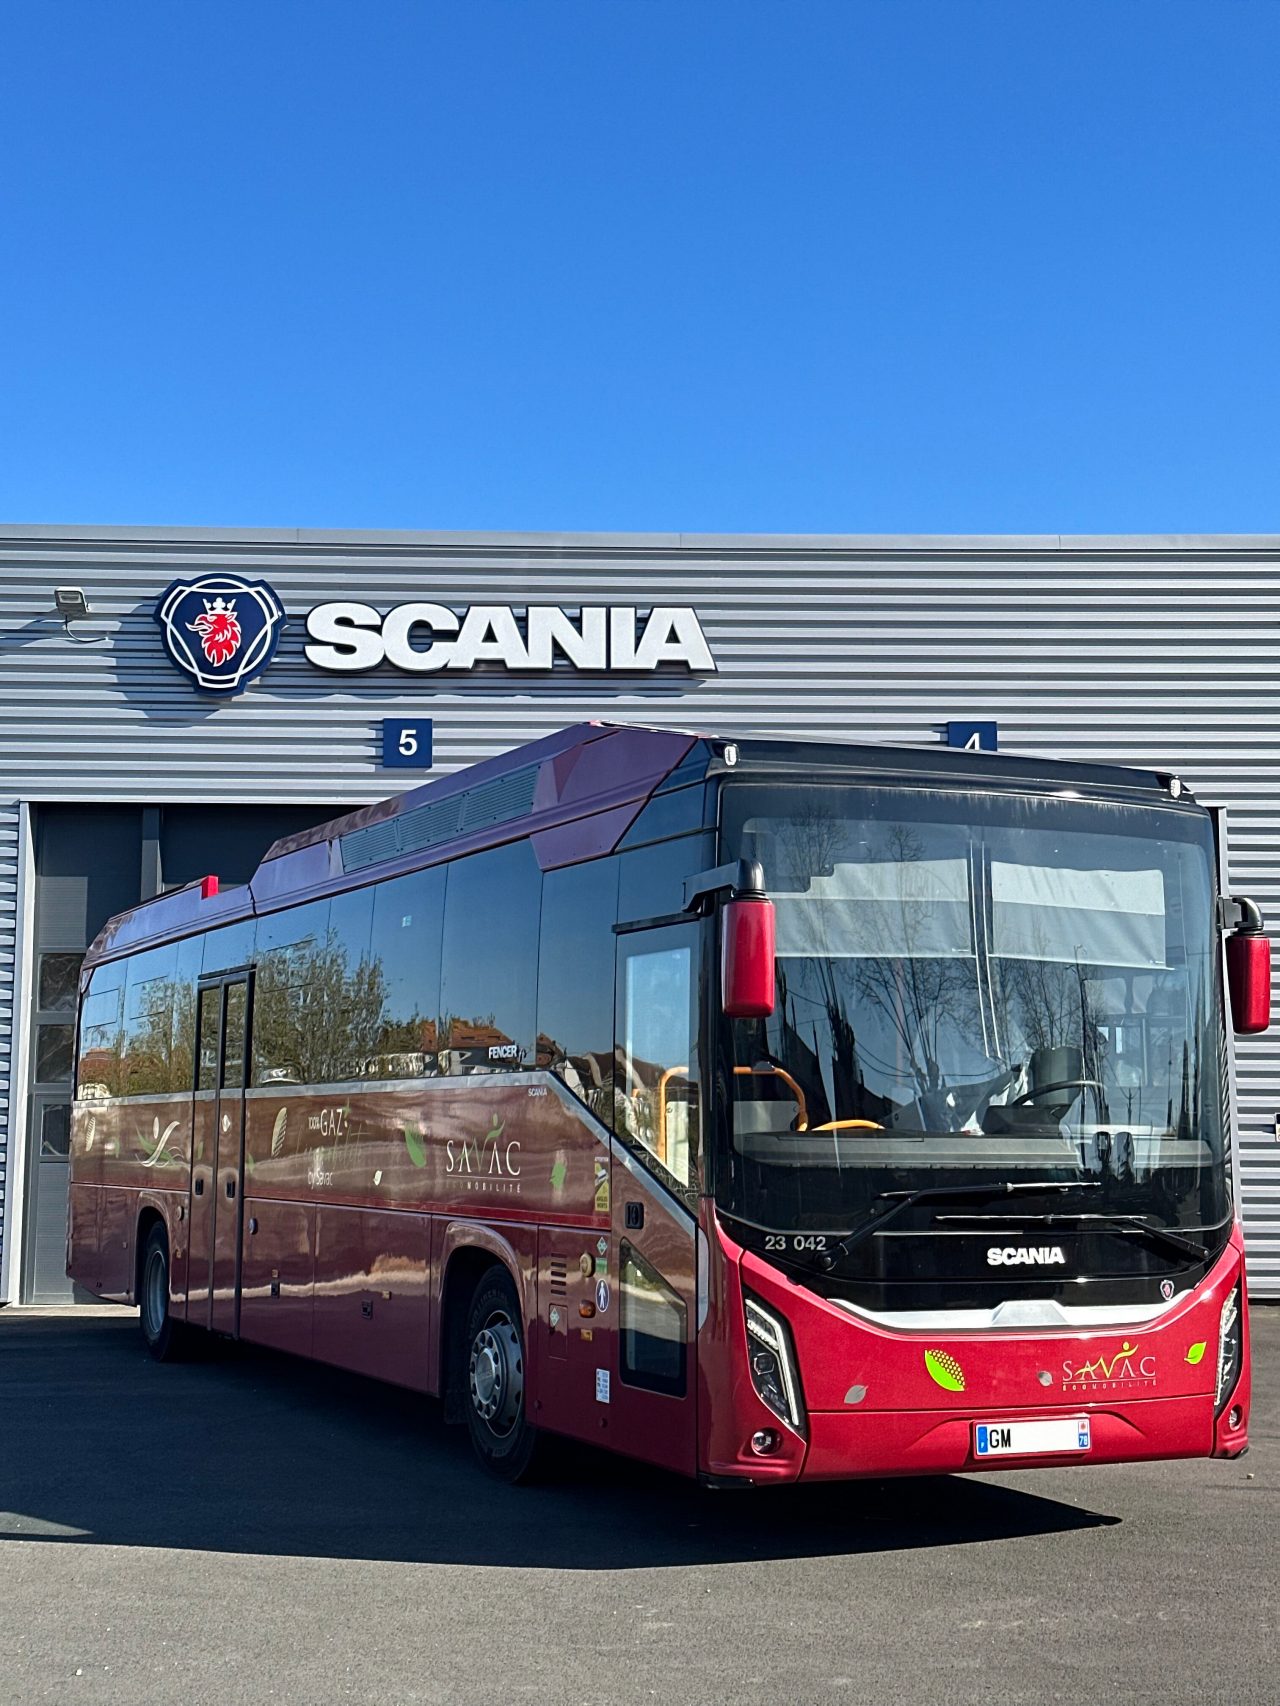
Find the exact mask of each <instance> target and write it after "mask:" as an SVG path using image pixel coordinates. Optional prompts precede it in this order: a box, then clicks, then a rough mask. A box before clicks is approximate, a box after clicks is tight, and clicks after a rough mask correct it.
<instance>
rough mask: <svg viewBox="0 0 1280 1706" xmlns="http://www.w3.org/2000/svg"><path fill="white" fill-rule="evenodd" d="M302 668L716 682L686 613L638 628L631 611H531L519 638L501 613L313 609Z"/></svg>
mask: <svg viewBox="0 0 1280 1706" xmlns="http://www.w3.org/2000/svg"><path fill="white" fill-rule="evenodd" d="M307 633H308V635H309V636H310V638H311V641H312V643H311V644H310V645H308V646H307V647H306V648H305V650H306V655H307V660H308V662H310V663H312V664H314V665H315V667H316V668H317V669H330V670H346V671H358V670H365V669H376V668H377V666H378V665H379V664H380V663H383V662H386V663H389V664H391V665H392V666H393V668H395V669H404V670H411V671H414V672H415V673H425V672H428V671H431V670H440V669H473V668H474V667H475V665H476V664H484V663H488V664H496V665H498V666H499V667H501V668H503V669H509V670H549V669H551V668H553V667H554V664H555V660H556V655H557V654H559V656H560V657H561V658H563V659H564V660H565V661H566V662H568V663H569V664H571V665H572V666H573V667H574V668H575V669H587V670H601V671H605V672H609V671H616V670H626V671H629V672H636V671H646V672H647V671H650V670H655V669H659V668H660V667H661V666H662V665H663V664H682V665H683V666H684V667H685V668H686V669H688V670H692V671H695V672H696V673H698V674H707V675H714V674H715V668H716V666H715V662H714V660H713V659H712V656H711V648H710V647H709V646H708V645H707V641H706V636H705V635H704V634H703V632H702V625H701V623H700V622H699V621H698V618H697V614H696V612H695V611H693V610H692V609H691V608H690V607H689V606H687V605H655V606H654V608H653V609H652V610H651V611H650V612H649V614H648V617H647V618H646V619H645V621H644V623H643V625H641V623H640V621H639V612H638V611H637V610H636V609H635V608H633V607H632V606H630V605H614V606H610V607H607V608H606V607H602V606H590V607H584V608H583V609H581V610H579V611H578V613H577V615H576V617H575V616H571V615H570V614H569V613H568V611H565V610H561V609H560V608H559V607H558V606H555V605H530V606H529V607H528V608H527V610H526V611H525V622H524V632H523V633H522V632H521V630H520V626H519V624H518V623H517V622H516V615H515V611H514V610H513V609H512V608H511V606H510V605H506V604H473V605H472V606H471V607H470V608H469V609H467V610H465V611H463V612H462V613H461V614H459V612H458V611H456V610H451V609H449V607H448V606H447V605H444V604H416V603H415V604H397V605H396V606H395V608H394V609H392V610H389V611H388V612H387V614H386V615H385V616H383V615H382V614H381V613H380V612H379V611H377V610H375V609H374V607H373V606H372V605H371V604H354V603H348V602H339V603H332V604H318V605H316V607H315V609H314V610H312V611H311V612H310V614H309V615H308V617H307Z"/></svg>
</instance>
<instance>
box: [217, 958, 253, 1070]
mask: <svg viewBox="0 0 1280 1706" xmlns="http://www.w3.org/2000/svg"><path fill="white" fill-rule="evenodd" d="M248 988H249V986H248V984H244V983H229V984H228V985H227V1030H226V1037H225V1038H224V1040H223V1044H222V1087H223V1089H224V1090H242V1089H243V1088H244V1042H245V1038H244V1021H245V1008H246V1006H247V1000H246V997H247V995H248Z"/></svg>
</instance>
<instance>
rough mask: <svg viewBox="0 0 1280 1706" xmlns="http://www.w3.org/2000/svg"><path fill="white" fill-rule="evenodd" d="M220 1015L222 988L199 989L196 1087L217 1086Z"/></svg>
mask: <svg viewBox="0 0 1280 1706" xmlns="http://www.w3.org/2000/svg"><path fill="white" fill-rule="evenodd" d="M221 1016H222V990H221V987H217V988H214V989H202V990H201V991H200V1064H199V1073H198V1076H197V1079H196V1088H197V1089H200V1090H216V1089H217V1087H218V1025H219V1022H220V1020H221Z"/></svg>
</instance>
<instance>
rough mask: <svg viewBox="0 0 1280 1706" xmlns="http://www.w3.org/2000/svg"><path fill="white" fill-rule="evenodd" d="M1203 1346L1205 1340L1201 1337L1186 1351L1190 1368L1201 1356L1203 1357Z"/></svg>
mask: <svg viewBox="0 0 1280 1706" xmlns="http://www.w3.org/2000/svg"><path fill="white" fill-rule="evenodd" d="M1204 1347H1205V1341H1204V1340H1203V1339H1201V1341H1200V1343H1199V1344H1198V1345H1192V1347H1191V1349H1190V1350H1189V1351H1188V1352H1187V1361H1188V1362H1189V1363H1190V1364H1191V1366H1192V1368H1194V1367H1195V1366H1196V1364H1197V1363H1198V1362H1199V1361H1200V1359H1201V1357H1203V1355H1204Z"/></svg>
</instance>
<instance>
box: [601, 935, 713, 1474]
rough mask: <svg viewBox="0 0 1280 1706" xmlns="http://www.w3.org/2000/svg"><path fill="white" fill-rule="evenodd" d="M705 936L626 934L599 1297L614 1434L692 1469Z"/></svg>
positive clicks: (656, 1457)
mask: <svg viewBox="0 0 1280 1706" xmlns="http://www.w3.org/2000/svg"><path fill="white" fill-rule="evenodd" d="M700 947H701V928H700V926H699V925H697V924H692V923H691V924H687V925H686V924H678V925H668V926H659V927H656V928H652V929H645V930H636V931H627V932H624V933H622V934H620V935H619V938H618V961H617V968H618V969H617V998H616V1023H615V1030H616V1036H615V1044H616V1049H615V1059H616V1061H617V1071H618V1075H619V1076H618V1082H617V1085H616V1089H615V1097H614V1106H615V1119H614V1128H615V1132H616V1135H617V1136H618V1138H619V1139H620V1140H621V1142H622V1145H623V1148H624V1152H625V1160H624V1159H623V1158H622V1157H621V1156H619V1157H617V1158H615V1161H614V1165H613V1170H612V1181H611V1185H612V1199H613V1203H612V1207H613V1249H612V1250H611V1251H610V1255H609V1267H610V1278H611V1280H612V1282H613V1291H614V1297H613V1298H612V1299H610V1298H608V1296H607V1291H606V1293H605V1294H601V1295H600V1296H598V1299H597V1301H598V1302H599V1301H602V1300H603V1301H605V1302H606V1303H612V1306H613V1307H612V1313H611V1316H610V1317H609V1322H610V1324H611V1326H612V1331H611V1333H610V1334H609V1339H610V1341H611V1346H612V1369H611V1371H610V1381H609V1387H610V1391H609V1405H610V1411H609V1421H608V1437H609V1442H610V1443H611V1444H612V1445H613V1446H614V1448H615V1449H616V1450H620V1451H625V1452H627V1453H628V1454H630V1455H633V1456H636V1457H642V1458H645V1459H647V1460H648V1461H649V1462H651V1463H657V1464H661V1465H662V1466H663V1467H665V1468H670V1469H675V1470H679V1471H681V1472H683V1473H685V1474H693V1473H694V1471H695V1469H696V1467H697V1437H696V1434H697V1430H696V1425H695V1401H694V1393H695V1391H696V1385H697V1338H698V1262H697V1225H696V1222H695V1220H694V1214H693V1209H694V1205H695V1204H696V1201H697V1192H698V1185H699V1180H700V1177H701V1109H700V1107H699V1092H698V1063H697V1039H698V1000H697V991H698V973H699V952H700ZM605 1324H606V1323H605V1322H603V1321H600V1320H599V1319H598V1318H597V1323H596V1325H597V1328H598V1327H600V1326H603V1325H605ZM599 1336H600V1335H599V1334H598V1333H597V1337H599ZM597 1378H598V1377H597ZM599 1395H600V1394H599V1393H597V1397H599Z"/></svg>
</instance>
